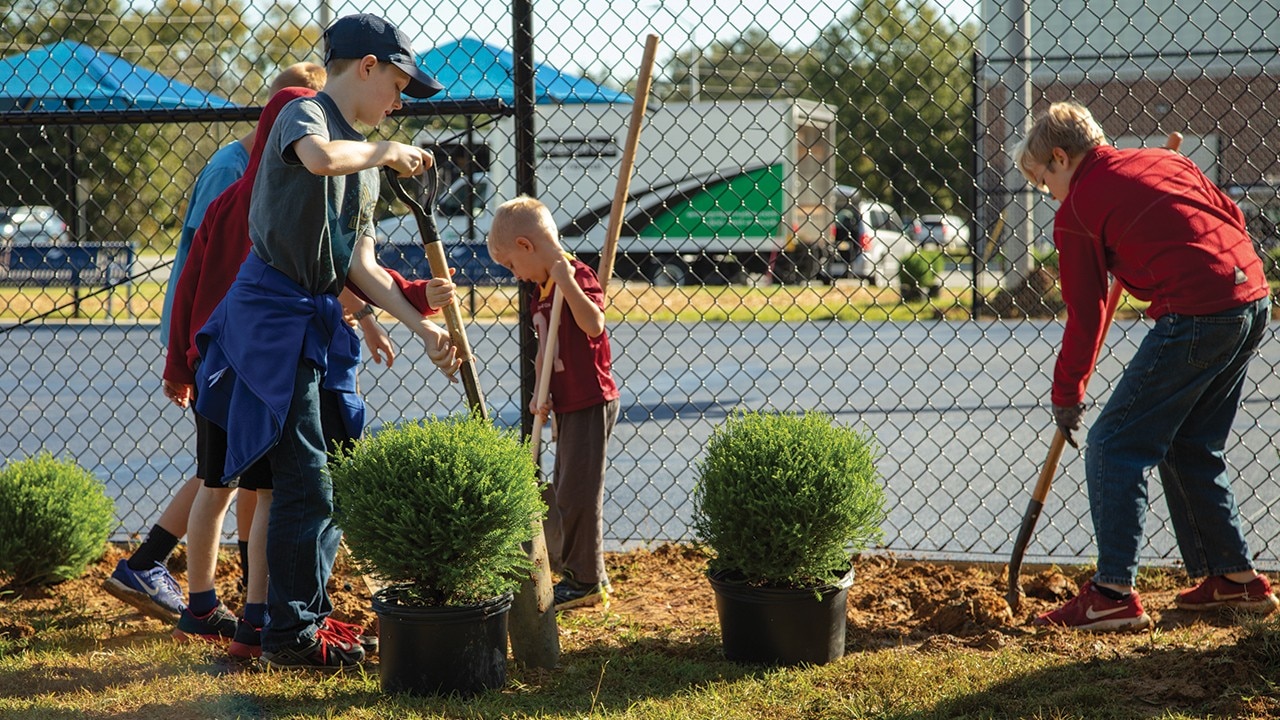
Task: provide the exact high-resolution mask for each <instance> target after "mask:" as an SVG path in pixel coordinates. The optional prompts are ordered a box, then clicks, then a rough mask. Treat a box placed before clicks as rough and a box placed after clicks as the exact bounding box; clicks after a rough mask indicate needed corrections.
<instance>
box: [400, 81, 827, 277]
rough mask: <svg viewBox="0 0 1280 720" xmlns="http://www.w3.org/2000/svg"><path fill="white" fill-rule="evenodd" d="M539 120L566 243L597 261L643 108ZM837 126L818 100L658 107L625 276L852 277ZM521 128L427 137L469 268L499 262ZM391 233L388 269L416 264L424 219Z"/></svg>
mask: <svg viewBox="0 0 1280 720" xmlns="http://www.w3.org/2000/svg"><path fill="white" fill-rule="evenodd" d="M536 112H537V115H536V121H535V144H536V150H535V152H536V162H537V166H536V170H535V173H536V175H535V177H536V182H537V196H538V197H539V198H540V199H541V200H543V202H545V203H547V205H548V206H549V207H550V208H551V211H552V214H553V215H554V216H555V219H556V223H557V225H558V227H559V229H560V234H561V238H562V242H563V243H564V245H565V248H566V249H568V250H569V251H571V252H573V253H575V254H576V255H577V256H578V257H579V258H581V259H582V260H583V261H584V262H587V263H588V264H590V265H592V266H594V265H595V264H596V262H597V259H598V257H599V253H600V251H601V248H602V246H603V243H604V237H605V235H606V231H607V227H608V224H609V213H610V208H611V206H612V203H613V196H614V193H615V191H616V186H617V178H618V171H619V167H620V165H621V161H622V153H623V148H624V146H625V144H626V139H627V133H628V127H629V124H630V121H631V112H632V106H631V105H630V104H585V105H539V106H537V110H536ZM834 124H835V113H834V111H833V110H832V109H831V108H830V107H829V106H827V105H825V104H823V103H819V102H815V101H810V100H798V99H789V100H767V101H766V100H754V101H741V102H739V101H731V102H720V103H679V104H654V105H650V106H649V109H648V112H647V114H646V117H645V124H644V127H643V129H642V131H641V134H640V144H639V149H638V152H637V154H636V160H635V168H634V172H633V175H632V180H631V189H630V194H629V200H628V203H627V206H626V210H625V214H624V219H623V223H622V229H621V236H620V239H619V242H618V251H617V258H616V261H615V268H616V273H617V275H618V276H619V277H622V278H625V279H633V278H634V279H645V280H648V281H650V282H655V283H661V284H681V283H684V282H716V281H720V282H725V281H738V280H741V279H744V278H745V276H746V274H747V273H768V274H771V275H773V276H775V277H778V278H780V279H783V280H788V281H790V280H804V279H814V278H820V277H827V276H836V277H839V276H843V275H844V272H845V269H846V262H845V258H843V257H842V253H837V252H836V251H835V248H834V245H833V235H832V231H831V229H832V221H833V206H834V188H835V179H834V178H835V137H834V132H835V130H834ZM512 128H513V122H512V120H511V119H510V118H504V119H502V120H499V121H497V122H495V123H492V124H490V125H488V126H487V127H483V128H481V129H479V130H476V131H474V132H473V133H471V139H470V140H469V141H468V139H467V138H466V137H465V136H464V137H461V138H459V137H458V133H457V131H452V130H450V131H439V130H434V131H427V132H424V133H423V134H422V135H420V136H419V138H418V139H417V141H418V142H419V144H421V145H423V146H426V147H432V148H434V149H435V151H436V153H437V158H438V161H439V162H440V165H441V168H442V171H445V173H446V174H445V176H444V178H443V179H442V184H444V183H446V182H447V183H448V186H447V188H446V190H445V191H443V192H442V193H441V194H440V198H439V201H438V203H437V216H438V217H439V219H440V225H441V236H442V238H443V240H444V242H445V243H446V245H448V246H450V247H451V249H452V254H453V256H454V258H455V260H459V261H462V262H460V264H461V265H462V266H463V268H464V269H465V268H466V266H467V263H466V262H465V261H466V260H468V259H474V258H476V257H480V258H487V253H485V252H484V250H483V244H484V239H485V235H486V233H487V232H488V229H489V224H490V221H491V218H492V216H493V211H494V209H495V208H496V207H497V205H498V204H500V203H501V202H502V201H504V200H506V199H509V198H511V197H514V196H515V194H516V181H515V172H514V163H515V152H514V147H515V144H514V141H513V137H512ZM446 137H448V138H449V140H448V141H447V142H446V141H444V140H443V138H446ZM379 230H380V234H381V235H382V237H381V238H380V242H382V243H383V244H384V252H383V256H382V257H383V259H384V262H387V264H388V265H390V266H393V267H394V266H395V263H394V262H388V261H394V260H395V256H396V251H397V250H399V251H402V254H403V255H404V258H405V260H406V261H410V262H411V258H413V257H414V256H415V253H414V252H413V251H412V250H411V248H413V247H415V246H417V245H418V243H419V242H420V239H419V238H418V233H417V228H416V225H415V224H414V222H413V220H412V217H409V216H406V217H403V218H389V219H387V220H384V221H383V222H382V223H381V224H380V228H379ZM474 267H475V268H476V269H477V272H478V271H479V270H478V269H479V268H480V266H474ZM497 270H499V271H500V270H501V268H497ZM508 277H509V276H508ZM472 279H473V280H480V278H472Z"/></svg>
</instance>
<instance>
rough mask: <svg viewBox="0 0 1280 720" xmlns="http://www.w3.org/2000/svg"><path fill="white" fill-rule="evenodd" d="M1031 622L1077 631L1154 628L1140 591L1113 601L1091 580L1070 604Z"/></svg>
mask: <svg viewBox="0 0 1280 720" xmlns="http://www.w3.org/2000/svg"><path fill="white" fill-rule="evenodd" d="M1031 624H1032V625H1056V626H1058V627H1067V628H1072V629H1075V630H1145V629H1146V628H1149V627H1151V618H1150V617H1149V616H1148V615H1147V613H1146V611H1145V610H1143V609H1142V600H1140V599H1139V598H1138V593H1137V592H1136V591H1135V592H1132V593H1129V599H1127V600H1112V599H1110V598H1108V597H1107V596H1106V595H1103V594H1102V593H1100V592H1098V588H1097V587H1096V586H1095V585H1094V584H1093V582H1092V581H1090V582H1087V583H1085V584H1084V586H1083V587H1081V588H1080V594H1078V595H1076V596H1075V598H1073V599H1072V600H1071V601H1070V602H1068V603H1067V604H1066V605H1063V606H1062V607H1060V608H1058V609H1057V610H1054V611H1052V612H1047V613H1044V614H1043V615H1041V616H1040V617H1037V618H1036V619H1035V620H1032V621H1031Z"/></svg>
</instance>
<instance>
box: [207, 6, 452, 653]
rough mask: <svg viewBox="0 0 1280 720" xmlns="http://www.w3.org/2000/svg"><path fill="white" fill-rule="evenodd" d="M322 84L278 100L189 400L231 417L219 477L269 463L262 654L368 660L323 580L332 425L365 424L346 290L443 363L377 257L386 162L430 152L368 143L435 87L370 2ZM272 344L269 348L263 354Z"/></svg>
mask: <svg viewBox="0 0 1280 720" xmlns="http://www.w3.org/2000/svg"><path fill="white" fill-rule="evenodd" d="M324 50H325V58H326V61H325V70H326V72H327V73H328V80H327V82H326V83H325V87H324V91H323V92H320V93H317V94H316V95H313V96H311V97H299V98H296V99H294V100H292V101H290V102H289V103H288V104H287V105H285V106H284V107H283V108H281V110H280V114H279V115H278V116H277V118H276V122H275V124H274V125H272V127H271V132H270V135H268V137H267V140H266V144H265V149H264V151H263V153H262V157H261V159H260V161H259V165H258V176H257V179H256V180H255V182H254V185H253V194H252V198H251V199H250V203H249V218H248V220H249V224H248V234H249V238H248V239H249V243H250V251H249V253H248V256H247V257H246V258H245V259H244V262H243V264H242V265H240V269H239V272H238V273H237V275H236V277H235V280H234V281H233V282H232V283H231V287H230V289H228V290H227V292H226V294H225V295H224V296H223V298H222V301H221V303H219V304H218V306H217V307H216V308H215V309H214V310H213V312H212V313H211V314H210V316H209V319H208V321H207V322H206V323H205V324H204V325H203V326H202V327H201V328H200V330H199V332H197V333H196V336H195V344H196V347H197V348H198V350H199V355H200V362H199V365H197V366H196V367H195V371H196V373H195V374H196V377H195V385H196V388H197V390H196V392H195V398H196V411H197V412H199V413H200V414H201V415H202V416H203V417H205V418H207V419H208V420H209V421H210V422H211V423H213V424H214V425H217V426H219V427H221V428H222V429H223V430H225V431H226V435H227V445H226V455H225V458H226V459H225V462H224V463H223V465H222V473H221V474H222V478H220V479H221V480H222V481H223V482H224V483H225V482H229V481H230V480H231V479H233V478H235V477H236V476H237V475H239V474H241V473H242V472H243V471H244V470H245V469H247V468H249V467H251V466H253V465H254V464H255V463H257V462H259V461H260V460H262V459H265V460H266V461H267V462H268V463H269V465H270V468H271V477H272V484H273V485H274V489H273V491H272V496H273V499H272V503H271V510H270V522H269V523H268V526H267V542H266V553H267V571H268V572H267V603H266V604H267V610H266V614H265V617H264V620H265V622H264V624H263V626H262V633H261V643H262V644H261V647H262V659H263V660H264V661H265V662H266V664H267V665H268V666H270V667H275V668H293V669H304V670H319V671H322V672H334V671H339V670H342V669H344V668H350V667H355V666H356V665H359V664H360V663H361V662H362V661H363V660H364V654H365V650H364V647H363V643H362V642H361V640H360V638H359V637H358V635H359V633H358V632H355V631H353V630H352V626H349V625H346V624H345V623H337V622H336V621H330V618H329V613H330V612H331V611H332V610H333V605H332V603H331V602H330V601H329V595H328V591H327V590H326V585H327V583H328V581H329V578H330V576H331V574H332V571H333V562H334V559H335V558H336V557H337V552H338V545H339V543H340V542H341V539H342V531H341V529H339V528H338V527H337V526H336V525H334V523H333V520H332V515H333V488H332V486H331V485H330V483H329V476H328V467H327V465H328V460H329V457H328V450H329V447H328V446H329V442H330V440H331V439H337V440H340V441H345V440H346V439H354V438H357V437H359V436H360V433H361V432H362V431H363V428H364V403H363V401H362V400H361V398H360V396H359V393H357V392H356V384H355V371H356V368H357V367H358V365H359V362H360V356H359V352H360V346H359V339H358V338H357V337H356V336H355V335H354V334H353V332H352V330H351V327H350V326H348V325H347V323H346V322H345V321H344V320H343V307H342V303H341V301H340V300H339V294H340V293H341V292H342V291H343V289H344V288H346V287H350V288H351V289H352V290H353V291H355V290H358V291H359V293H360V294H361V295H363V296H364V297H365V298H366V299H367V300H368V301H370V302H371V303H373V304H375V305H377V306H379V307H381V308H382V309H383V310H385V311H387V312H388V313H390V314H391V315H392V316H394V317H395V318H396V319H397V320H399V321H400V322H401V324H402V326H403V327H406V328H408V329H409V330H411V331H413V332H414V333H415V334H416V335H418V337H420V338H421V339H422V341H423V344H424V349H425V350H426V354H427V357H428V358H429V359H430V360H431V362H432V363H434V364H435V365H436V366H437V367H439V368H440V369H441V370H442V371H443V372H444V373H445V374H446V375H448V376H450V377H452V376H453V374H454V373H455V372H456V371H457V369H458V365H459V364H460V360H459V359H458V356H457V352H456V350H455V348H454V347H453V344H452V343H451V342H450V340H449V333H448V332H447V331H445V329H444V328H442V327H440V326H438V325H436V324H435V323H433V322H431V321H430V320H428V319H427V318H425V317H423V315H422V313H421V312H420V311H419V310H418V308H416V307H415V306H414V305H413V304H411V303H410V301H409V300H408V299H406V297H405V296H404V295H402V294H401V292H400V290H399V289H398V288H397V287H396V285H395V283H394V282H393V281H392V279H391V276H390V275H389V274H388V273H387V271H386V269H384V268H382V267H381V266H379V265H378V262H377V252H376V249H375V245H374V235H375V230H374V216H375V215H374V213H375V210H376V206H377V200H378V185H379V169H381V168H391V169H392V170H394V171H395V172H396V173H397V174H398V175H399V176H400V177H411V176H415V175H421V174H422V172H423V171H424V170H425V169H427V168H430V167H431V166H432V164H433V163H434V162H435V160H434V158H433V157H432V156H431V153H429V152H427V151H426V150H424V149H422V148H420V147H416V146H414V145H409V144H406V143H401V142H396V141H394V140H374V141H370V140H369V139H368V138H366V137H365V135H364V134H363V133H362V132H361V131H360V130H358V129H357V126H361V125H363V126H368V127H377V126H378V124H379V123H381V122H382V121H383V120H385V119H386V118H387V116H389V115H390V114H391V113H393V112H395V110H397V109H398V108H400V107H401V96H402V95H409V96H411V97H427V96H428V95H431V94H432V93H434V92H436V91H437V90H439V89H440V85H439V84H437V83H436V82H435V81H434V80H432V79H431V78H430V77H428V76H427V75H425V74H424V73H423V72H422V71H421V70H419V69H418V68H417V67H415V66H414V64H413V51H412V50H411V49H410V48H409V42H408V40H407V39H406V38H405V36H404V35H403V34H402V33H401V32H400V31H399V30H396V29H395V27H394V26H392V25H391V24H390V23H388V22H386V21H385V20H383V19H381V18H377V17H374V16H371V15H352V16H347V17H343V18H341V19H339V20H338V21H337V22H335V23H334V24H333V25H332V26H330V27H329V29H328V30H326V31H325V35H324ZM425 293H426V298H427V303H428V304H429V305H430V307H432V308H441V307H443V306H445V305H448V304H449V303H452V302H454V294H453V293H454V285H453V282H452V281H450V280H448V279H446V278H432V279H431V280H430V281H429V282H428V284H427V287H426V289H425ZM263 358H270V359H271V360H270V362H263Z"/></svg>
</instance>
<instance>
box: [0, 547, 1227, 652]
mask: <svg viewBox="0 0 1280 720" xmlns="http://www.w3.org/2000/svg"><path fill="white" fill-rule="evenodd" d="M127 553H128V549H127V548H122V547H119V546H114V545H113V546H109V548H108V550H107V552H106V554H105V555H104V556H103V558H102V559H101V560H100V561H99V562H97V563H95V564H93V565H91V566H89V568H88V569H87V570H86V571H85V573H84V575H82V576H81V577H79V578H77V579H75V580H70V581H67V582H64V583H61V584H59V585H56V586H52V587H41V588H21V589H17V588H10V589H9V590H8V591H6V592H0V616H3V618H4V619H0V637H4V638H10V639H19V638H23V637H28V636H30V635H31V634H32V632H34V631H33V630H32V628H31V625H30V622H31V621H32V619H33V618H36V617H39V616H40V615H41V614H42V613H48V612H52V611H55V610H57V609H58V608H63V609H65V608H68V607H71V608H76V609H77V612H80V613H85V614H89V615H91V616H93V617H97V618H101V619H103V620H105V621H106V626H107V627H108V628H109V629H110V633H111V635H112V636H113V637H114V638H116V639H117V641H123V640H125V639H127V638H130V637H134V636H136V635H144V634H148V633H153V632H165V633H167V632H168V631H169V629H170V628H168V627H167V626H166V625H165V624H164V623H161V622H159V621H157V620H153V619H151V618H148V617H146V616H144V615H141V614H140V613H137V612H135V611H134V610H133V608H131V607H129V606H128V605H124V604H123V603H121V602H119V601H117V600H116V599H115V598H113V597H112V596H110V595H108V594H107V593H106V592H105V591H104V590H102V583H103V581H104V580H105V579H106V578H107V577H108V576H109V575H110V573H111V571H112V569H113V568H114V567H115V565H116V563H117V562H118V561H119V560H120V559H121V558H123V557H126V556H127ZM185 560H186V558H185V555H184V551H183V550H182V548H181V547H180V548H179V550H178V552H177V553H175V556H174V557H173V558H171V560H170V568H171V569H172V570H174V574H175V577H177V579H178V581H179V583H182V584H183V586H184V587H185V581H186V578H185ZM606 560H607V564H608V569H609V577H610V579H611V582H612V584H613V588H614V590H613V593H612V594H611V602H610V606H609V609H608V611H609V612H610V613H611V614H614V615H617V616H618V617H619V618H620V619H622V620H623V621H625V622H626V623H628V624H630V625H631V626H633V627H634V628H636V630H637V631H638V632H642V633H653V634H654V635H655V636H664V637H665V636H671V635H691V634H693V635H698V634H706V633H713V634H714V633H715V632H716V628H717V627H718V619H717V617H716V609H715V596H714V593H713V592H712V590H711V585H710V583H709V582H708V580H707V577H706V563H707V556H706V554H705V553H704V552H703V551H702V550H700V549H698V548H696V547H691V546H686V545H671V544H666V545H660V546H657V547H654V548H651V549H637V550H632V551H629V552H625V553H609V554H607V556H606ZM854 570H855V580H854V583H853V586H852V588H850V590H849V594H848V597H849V605H848V623H849V628H848V636H847V642H846V645H847V648H848V651H849V652H856V651H860V650H877V649H881V648H893V647H901V646H903V645H914V646H917V648H918V650H920V651H921V652H938V651H949V650H954V649H957V648H968V649H972V650H974V651H989V650H995V649H999V648H1001V647H1004V646H1005V645H1007V644H1008V643H1010V642H1023V643H1028V644H1030V645H1033V646H1035V647H1036V648H1037V649H1042V650H1043V649H1046V648H1047V649H1050V650H1052V651H1055V652H1057V651H1060V652H1063V653H1065V654H1077V653H1080V652H1085V653H1090V652H1096V647H1095V645H1096V643H1094V641H1092V640H1089V641H1084V640H1081V639H1078V638H1081V637H1082V636H1085V634H1076V633H1071V632H1060V631H1052V630H1051V631H1047V632H1045V631H1041V632H1036V631H1035V630H1033V629H1032V628H1031V626H1030V621H1031V620H1032V618H1034V617H1035V616H1036V615H1037V614H1039V613H1041V612H1045V611H1048V610H1051V609H1053V608H1054V607H1056V606H1057V605H1059V604H1061V603H1062V602H1063V601H1065V600H1067V599H1069V598H1071V597H1073V596H1074V595H1075V593H1076V592H1077V590H1078V588H1079V586H1080V584H1081V583H1083V582H1084V581H1085V580H1087V579H1088V577H1089V575H1090V573H1091V570H1090V569H1088V568H1075V569H1063V568H1047V569H1046V568H1039V569H1029V568H1026V567H1024V572H1023V577H1022V587H1023V590H1024V593H1025V597H1023V598H1022V600H1021V601H1020V603H1019V607H1018V608H1016V609H1014V608H1010V606H1009V604H1008V603H1007V602H1006V600H1005V590H1006V580H1005V568H1004V567H1002V566H994V565H991V566H988V565H981V564H946V563H934V562H917V561H910V560H903V559H899V558H897V557H895V556H893V555H890V554H868V555H864V556H862V557H860V558H858V559H857V561H856V563H855V568H854ZM238 577H239V563H238V559H237V558H236V557H234V554H233V553H232V552H227V551H224V553H223V556H222V559H221V562H220V563H219V574H218V580H217V589H218V595H219V597H221V598H222V599H223V600H224V601H225V602H226V603H227V605H228V606H229V607H230V608H231V609H232V610H233V611H234V610H238V609H239V608H240V606H241V603H242V598H241V595H240V592H239V590H238V589H237V587H236V580H237V578H238ZM1187 583H1188V581H1187V578H1186V576H1185V574H1183V573H1181V572H1179V571H1174V570H1168V571H1149V572H1145V573H1144V574H1143V576H1142V579H1141V581H1140V585H1139V589H1140V590H1141V591H1142V598H1143V603H1144V605H1145V606H1146V608H1147V612H1148V613H1149V614H1150V615H1151V616H1152V619H1153V620H1154V621H1155V623H1156V626H1157V629H1169V628H1173V627H1177V626H1183V625H1191V624H1197V623H1199V624H1200V626H1201V627H1200V629H1201V630H1202V632H1203V634H1204V638H1205V642H1206V644H1208V645H1213V644H1216V643H1219V642H1220V643H1222V644H1232V643H1235V642H1236V641H1238V640H1239V639H1240V637H1241V636H1242V631H1241V630H1240V629H1239V628H1238V626H1237V625H1236V624H1235V623H1233V622H1231V621H1230V619H1229V618H1225V617H1218V616H1215V615H1212V614H1209V615H1205V614H1198V613H1190V612H1185V611H1179V610H1176V609H1174V607H1173V597H1174V595H1175V594H1176V592H1177V590H1178V589H1179V588H1181V587H1184V586H1186V585H1187ZM330 594H331V599H332V602H333V606H334V612H333V614H334V617H335V618H337V619H339V620H344V621H347V622H353V623H357V624H360V625H363V626H364V627H366V628H369V629H370V630H373V629H374V628H375V627H376V616H375V615H374V614H373V611H372V610H371V607H370V603H371V594H370V592H369V588H368V587H367V586H366V584H365V582H364V579H363V578H362V577H361V576H360V575H359V574H357V573H355V572H354V570H353V569H352V566H351V564H350V563H349V562H348V560H347V557H346V556H345V555H339V558H338V562H337V564H336V566H335V571H334V575H333V578H332V580H331V583H330ZM569 612H599V610H598V609H595V610H593V609H590V608H587V609H581V610H572V611H569ZM615 630H616V628H614V627H613V625H612V624H611V623H602V624H601V626H600V627H599V628H598V629H595V628H594V625H592V624H584V625H581V626H578V627H577V628H575V631H574V633H575V638H574V640H572V642H574V643H577V642H579V641H582V642H585V643H593V642H605V643H607V642H612V641H613V640H611V639H610V637H611V636H612V635H616V633H615ZM596 632H598V633H599V637H592V634H593V633H596ZM1087 637H1088V638H1094V637H1098V638H1102V640H1101V641H1100V642H1102V643H1103V644H1104V645H1106V646H1107V647H1109V648H1110V649H1111V650H1115V649H1116V648H1122V649H1123V648H1129V649H1132V648H1134V647H1138V646H1139V645H1140V644H1141V643H1142V642H1144V641H1145V640H1144V638H1146V637H1147V636H1146V634H1144V633H1133V634H1123V635H1116V634H1111V635H1100V636H1087ZM108 639H109V638H104V640H108ZM614 639H616V638H614ZM567 642H568V641H567ZM1091 643H1093V644H1091ZM1082 648H1085V649H1084V650H1082ZM1089 648H1093V649H1089Z"/></svg>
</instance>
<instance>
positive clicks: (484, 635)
mask: <svg viewBox="0 0 1280 720" xmlns="http://www.w3.org/2000/svg"><path fill="white" fill-rule="evenodd" d="M511 600H512V596H511V594H510V593H507V594H506V595H503V596H501V597H496V598H493V599H492V600H489V601H486V602H484V603H481V604H479V605H467V606H461V607H405V606H402V605H399V604H397V603H396V602H395V599H394V588H389V589H387V590H380V591H379V592H378V593H377V594H375V595H374V596H373V611H374V612H375V613H377V615H378V629H379V630H378V665H379V675H380V676H381V678H382V691H383V692H385V693H408V694H410V695H449V694H458V695H461V696H464V697H466V696H471V695H475V694H477V693H480V692H483V691H485V690H494V689H497V688H500V687H502V686H503V685H505V684H506V683H507V611H508V610H510V609H511Z"/></svg>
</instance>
